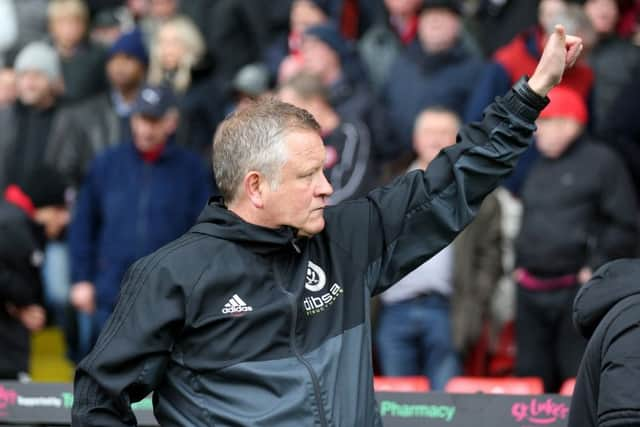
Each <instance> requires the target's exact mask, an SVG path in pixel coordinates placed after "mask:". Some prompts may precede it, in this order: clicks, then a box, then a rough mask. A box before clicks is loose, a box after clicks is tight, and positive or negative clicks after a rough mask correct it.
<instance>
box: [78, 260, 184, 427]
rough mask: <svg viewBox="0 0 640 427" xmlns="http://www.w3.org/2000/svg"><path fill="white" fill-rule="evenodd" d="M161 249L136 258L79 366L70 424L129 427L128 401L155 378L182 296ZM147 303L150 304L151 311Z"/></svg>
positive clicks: (177, 324)
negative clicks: (117, 299)
mask: <svg viewBox="0 0 640 427" xmlns="http://www.w3.org/2000/svg"><path fill="white" fill-rule="evenodd" d="M162 254H163V253H155V254H153V255H150V256H149V257H147V258H143V259H142V260H140V261H138V262H136V263H135V264H134V265H133V266H132V267H131V268H130V269H129V270H128V271H127V274H126V275H125V278H124V281H123V285H122V291H121V295H120V298H119V302H118V304H117V305H116V308H115V310H114V312H113V314H112V316H111V317H110V318H109V320H108V322H107V324H106V326H105V329H104V330H103V331H102V333H101V334H100V337H99V338H98V342H97V343H96V345H95V347H94V349H93V350H92V351H91V353H90V354H89V355H88V356H87V357H86V358H85V359H84V360H83V361H82V362H81V363H80V364H79V365H78V368H77V370H76V375H75V382H74V403H73V409H72V412H71V417H72V425H73V426H78V427H80V426H82V427H87V426H96V427H97V426H133V425H136V419H135V415H134V413H133V411H132V410H131V404H132V403H134V402H137V401H140V400H142V399H143V398H144V397H145V396H147V395H148V394H149V393H150V392H151V391H152V390H153V389H154V388H155V387H156V386H157V385H158V383H159V381H160V379H161V378H162V376H163V374H164V371H165V369H166V367H167V363H168V360H169V354H170V351H171V349H172V347H173V343H174V338H175V337H176V336H178V335H179V333H180V331H181V330H182V328H183V326H184V307H185V297H184V294H183V292H182V288H181V287H180V286H178V285H176V282H177V280H176V279H175V277H174V275H173V274H172V273H171V272H170V271H169V269H168V268H166V267H156V265H157V264H158V263H160V262H161V260H162V259H161V258H162V257H163V255H162ZM149 307H153V310H152V311H151V312H150V311H149V309H148V308H149Z"/></svg>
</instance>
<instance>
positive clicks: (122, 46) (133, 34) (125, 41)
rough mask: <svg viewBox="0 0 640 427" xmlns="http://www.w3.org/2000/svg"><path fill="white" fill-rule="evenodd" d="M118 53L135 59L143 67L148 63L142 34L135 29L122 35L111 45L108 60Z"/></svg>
mask: <svg viewBox="0 0 640 427" xmlns="http://www.w3.org/2000/svg"><path fill="white" fill-rule="evenodd" d="M118 53H124V54H125V55H128V56H131V57H133V58H136V59H137V60H138V61H140V62H141V63H143V64H144V65H145V66H146V65H147V64H148V63H149V56H148V54H147V49H146V48H145V46H144V41H143V39H142V32H141V31H140V30H137V29H136V30H133V31H129V32H127V33H124V34H122V35H121V36H120V37H119V38H118V40H116V41H115V43H113V45H112V46H111V48H109V58H112V57H113V56H114V55H116V54H118Z"/></svg>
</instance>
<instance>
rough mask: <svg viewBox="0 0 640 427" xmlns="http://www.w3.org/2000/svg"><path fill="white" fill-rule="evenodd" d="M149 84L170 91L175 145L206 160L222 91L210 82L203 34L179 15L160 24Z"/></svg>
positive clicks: (220, 114) (221, 115) (219, 114)
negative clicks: (175, 108) (175, 113)
mask: <svg viewBox="0 0 640 427" xmlns="http://www.w3.org/2000/svg"><path fill="white" fill-rule="evenodd" d="M150 50H151V58H150V64H149V74H148V81H149V83H151V84H154V85H166V86H168V87H170V88H171V89H173V91H174V92H175V94H176V96H177V98H178V104H179V110H180V125H179V127H178V130H177V134H176V139H177V140H178V143H180V144H184V145H188V146H191V147H192V148H193V149H195V150H196V151H198V152H200V153H201V154H202V155H203V156H205V157H207V158H208V157H209V153H210V147H209V146H210V145H211V144H210V143H211V140H212V138H213V133H214V131H215V127H216V125H217V123H218V122H219V121H220V120H222V119H223V118H224V112H223V111H221V109H220V105H221V104H223V102H221V98H222V91H221V90H220V89H219V88H218V85H217V84H216V83H215V81H214V79H213V68H212V66H211V62H210V61H209V60H208V59H209V58H208V57H207V55H206V46H205V42H204V38H203V37H202V34H201V33H200V31H199V30H198V27H197V26H196V25H195V24H194V23H193V21H192V20H191V19H189V18H188V17H186V16H182V15H178V16H175V17H173V18H169V19H168V20H167V21H165V22H163V23H162V24H160V26H159V27H158V30H157V32H156V33H155V35H154V37H153V39H152V41H151V49H150Z"/></svg>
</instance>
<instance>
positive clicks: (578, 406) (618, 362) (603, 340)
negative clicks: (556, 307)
mask: <svg viewBox="0 0 640 427" xmlns="http://www.w3.org/2000/svg"><path fill="white" fill-rule="evenodd" d="M638 277H640V259H620V260H616V261H612V262H609V263H607V264H605V265H603V266H602V267H601V268H600V269H598V270H597V271H596V273H595V274H594V275H593V277H592V278H591V280H590V281H589V282H587V283H586V284H585V285H584V286H582V288H580V291H579V292H578V294H577V295H576V298H575V300H574V303H573V322H574V325H575V327H576V329H577V330H578V332H580V333H581V334H582V335H583V336H584V337H585V338H588V339H589V343H588V344H587V349H586V351H585V353H584V357H583V359H582V363H581V365H580V369H579V370H578V376H577V377H576V385H575V388H574V391H573V398H572V400H571V410H570V411H569V424H568V426H569V427H578V426H579V427H589V426H601V427H605V426H607V427H614V426H625V427H634V426H636V427H637V426H640V406H639V405H638V401H640V388H638V383H640V356H639V355H638V343H640V322H639V321H638V320H639V319H640V280H638Z"/></svg>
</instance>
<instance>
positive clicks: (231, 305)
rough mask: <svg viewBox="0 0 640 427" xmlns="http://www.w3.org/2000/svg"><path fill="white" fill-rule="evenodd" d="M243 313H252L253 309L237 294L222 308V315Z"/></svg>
mask: <svg viewBox="0 0 640 427" xmlns="http://www.w3.org/2000/svg"><path fill="white" fill-rule="evenodd" d="M245 311H253V307H251V306H250V305H247V303H246V302H244V301H242V298H240V297H239V296H238V294H235V295H233V296H232V297H231V299H229V302H228V303H226V304H225V305H224V307H223V308H222V314H234V313H243V312H245Z"/></svg>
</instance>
